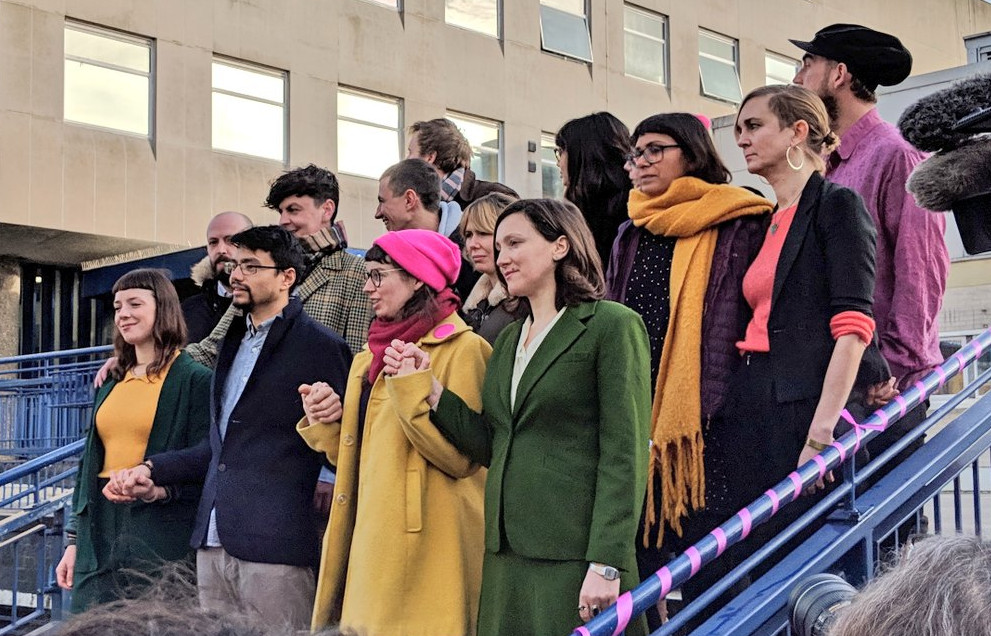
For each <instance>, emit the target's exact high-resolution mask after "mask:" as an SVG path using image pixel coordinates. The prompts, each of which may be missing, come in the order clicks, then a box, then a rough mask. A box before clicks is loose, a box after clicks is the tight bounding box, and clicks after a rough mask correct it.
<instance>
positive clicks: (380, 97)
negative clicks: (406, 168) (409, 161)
mask: <svg viewBox="0 0 991 636" xmlns="http://www.w3.org/2000/svg"><path fill="white" fill-rule="evenodd" d="M340 93H348V94H350V95H355V96H357V97H361V98H364V99H371V100H376V101H380V102H388V103H395V104H396V107H397V109H398V113H397V114H398V116H397V121H396V128H392V127H390V126H384V125H382V124H378V123H376V122H371V121H367V120H364V119H356V118H354V117H346V116H344V115H341V113H340V111H338V113H337V120H336V123H337V126H338V130H340V122H341V121H346V122H350V123H353V124H360V125H362V126H368V127H369V128H377V129H379V130H390V131H394V132H395V133H396V152H397V157H398V159H397V161H401V160H403V159H404V158H405V154H404V152H403V151H404V150H405V149H404V148H403V130H405V128H406V127H405V125H404V123H403V113H404V110H405V109H404V103H403V99H402V98H401V97H394V96H392V95H384V94H382V93H374V92H372V91H366V90H363V89H360V88H354V87H352V86H344V85H339V86H338V87H337V93H335V95H334V97H335V99H336V97H337V95H339V94H340ZM386 167H388V166H386ZM337 171H338V172H339V173H340V174H346V175H350V176H352V177H360V178H362V179H374V180H376V181H377V180H378V179H379V177H380V176H381V174H377V175H374V176H372V175H367V174H360V173H357V172H352V171H349V170H346V169H344V168H342V167H341V155H340V140H338V151H337Z"/></svg>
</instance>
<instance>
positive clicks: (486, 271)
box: [458, 192, 526, 344]
mask: <svg viewBox="0 0 991 636" xmlns="http://www.w3.org/2000/svg"><path fill="white" fill-rule="evenodd" d="M518 200H519V199H517V198H516V197H514V196H510V195H508V194H503V193H501V192H493V193H492V194H487V195H485V196H484V197H482V198H480V199H476V200H475V201H473V202H472V203H471V204H469V205H468V207H467V208H465V212H464V216H462V217H461V222H460V224H459V226H458V230H459V231H460V232H461V236H462V237H464V241H465V247H464V253H465V257H466V258H467V259H468V260H469V261H470V262H471V265H472V267H474V268H475V271H477V272H478V273H480V274H481V275H482V276H481V278H479V279H478V282H476V283H475V287H474V288H472V290H471V293H470V294H468V298H467V299H465V302H464V305H463V306H462V307H461V310H462V312H463V313H464V317H465V322H466V323H468V326H470V327H471V328H472V329H474V330H475V332H476V333H477V334H478V335H480V336H482V337H483V338H485V339H486V340H487V341H488V343H489V344H492V343H494V342H495V340H496V337H498V335H499V333H500V332H501V331H502V330H503V328H504V327H505V326H506V325H508V324H509V323H511V322H513V321H514V320H520V319H522V318H525V317H526V314H525V312H524V311H523V310H522V309H521V306H520V302H519V300H518V299H516V298H513V297H511V296H509V295H508V293H507V292H506V287H505V285H503V284H502V283H501V282H500V281H499V278H498V277H497V276H496V265H495V256H494V254H495V250H494V245H493V239H494V236H493V233H494V232H495V224H496V219H498V218H499V215H500V214H502V211H503V210H505V209H506V208H507V207H508V206H509V205H510V204H511V203H513V202H514V201H518Z"/></svg>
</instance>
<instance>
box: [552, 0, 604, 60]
mask: <svg viewBox="0 0 991 636" xmlns="http://www.w3.org/2000/svg"><path fill="white" fill-rule="evenodd" d="M540 46H541V48H543V49H544V50H545V51H549V52H551V53H558V54H559V55H565V56H567V57H573V58H577V59H579V60H583V61H585V62H591V61H592V37H591V36H590V35H589V31H588V14H587V13H586V11H585V0H540Z"/></svg>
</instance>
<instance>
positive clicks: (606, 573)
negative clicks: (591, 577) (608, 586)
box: [588, 563, 619, 581]
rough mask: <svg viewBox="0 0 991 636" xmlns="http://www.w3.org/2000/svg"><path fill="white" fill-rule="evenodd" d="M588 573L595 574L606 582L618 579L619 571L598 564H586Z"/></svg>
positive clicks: (609, 566)
mask: <svg viewBox="0 0 991 636" xmlns="http://www.w3.org/2000/svg"><path fill="white" fill-rule="evenodd" d="M588 570H589V572H595V573H596V574H598V575H599V576H601V577H602V578H604V579H605V580H607V581H615V580H616V579H618V578H619V570H617V569H616V568H614V567H612V566H611V565H599V564H598V563H589V564H588Z"/></svg>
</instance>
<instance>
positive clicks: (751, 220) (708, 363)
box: [606, 215, 768, 420]
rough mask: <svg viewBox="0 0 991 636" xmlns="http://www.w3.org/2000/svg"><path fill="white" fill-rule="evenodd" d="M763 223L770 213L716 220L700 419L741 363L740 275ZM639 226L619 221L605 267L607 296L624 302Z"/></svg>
mask: <svg viewBox="0 0 991 636" xmlns="http://www.w3.org/2000/svg"><path fill="white" fill-rule="evenodd" d="M767 224H768V217H767V216H766V215H761V216H747V217H742V218H739V219H735V220H733V221H728V222H726V223H723V224H722V225H720V226H719V237H718V238H717V239H716V252H715V254H713V257H712V270H711V271H710V273H709V286H708V288H707V289H706V292H705V306H704V308H703V310H702V396H701V398H702V418H703V420H708V419H709V418H711V417H712V416H713V415H715V413H716V411H718V410H719V407H720V406H722V404H723V400H724V398H725V396H726V393H727V391H728V389H729V382H730V379H731V378H732V376H733V372H734V371H736V366H737V365H738V364H739V363H740V352H739V351H737V349H736V343H737V341H739V340H740V339H742V338H743V335H744V333H745V332H746V329H747V322H748V321H749V320H750V314H751V310H750V307H749V305H747V301H746V300H745V299H744V298H743V275H744V274H746V273H747V268H748V267H750V263H752V262H753V260H754V259H755V258H756V257H757V252H759V251H760V246H761V244H762V243H763V242H764V233H765V232H766V231H767ZM643 232H646V230H643V229H640V228H638V227H635V226H634V225H633V222H632V221H626V222H625V223H623V224H622V225H620V226H619V232H618V234H617V235H616V240H615V242H614V243H613V248H612V253H611V254H610V256H609V268H608V269H607V271H606V298H607V299H609V300H614V301H616V302H620V303H623V304H625V303H626V287H627V284H628V283H629V280H630V275H631V273H632V271H633V262H634V260H636V255H637V246H638V245H639V244H640V237H641V236H642V234H643Z"/></svg>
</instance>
